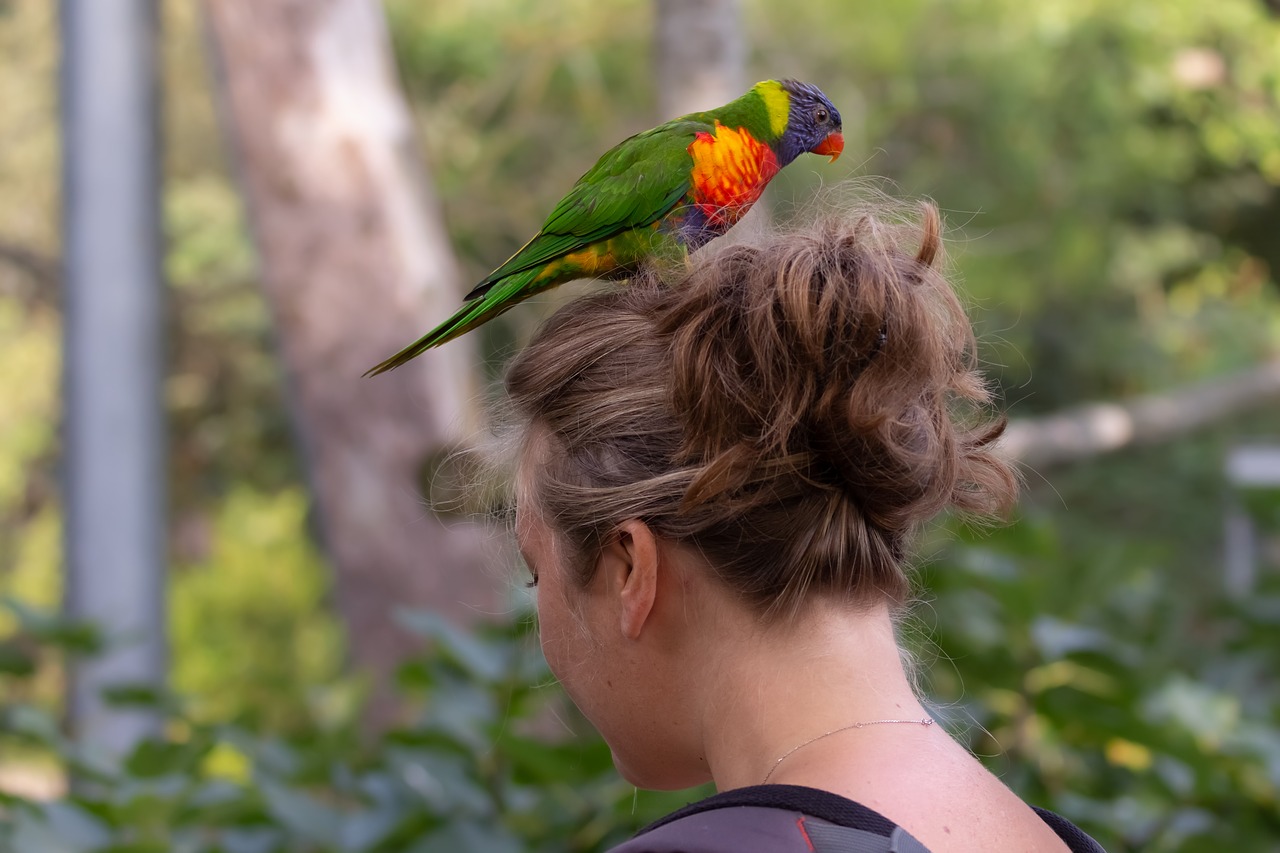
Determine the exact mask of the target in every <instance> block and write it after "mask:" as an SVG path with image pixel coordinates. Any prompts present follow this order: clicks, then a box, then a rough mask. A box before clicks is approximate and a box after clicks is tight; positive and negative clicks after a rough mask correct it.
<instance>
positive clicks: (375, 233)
mask: <svg viewBox="0 0 1280 853" xmlns="http://www.w3.org/2000/svg"><path fill="white" fill-rule="evenodd" d="M203 6H204V10H205V14H206V18H207V21H208V25H209V28H210V31H211V34H212V37H213V38H212V40H213V44H214V48H215V56H216V59H217V62H216V66H217V71H218V74H217V76H218V78H219V79H218V80H217V81H216V88H217V90H218V92H219V100H220V106H221V108H222V110H223V115H224V119H225V123H226V124H227V126H228V137H229V139H230V140H231V141H232V143H233V145H232V147H233V148H234V150H235V153H236V155H237V163H236V167H237V169H238V171H239V176H240V179H241V182H242V185H243V190H244V193H245V196H246V198H247V203H248V208H249V213H250V220H251V222H252V223H253V228H254V232H255V239H256V243H257V246H258V251H259V254H260V258H261V265H262V278H263V283H264V286H265V288H266V292H267V297H268V299H269V302H270V304H271V307H272V310H273V312H274V316H275V322H276V328H277V330H278V334H279V339H280V348H281V352H282V355H283V359H284V366H285V371H286V375H287V382H288V386H289V392H290V400H291V407H292V413H293V416H294V421H295V425H296V427H297V431H298V434H299V436H300V438H301V444H302V452H303V455H304V458H305V463H306V467H307V470H308V476H309V478H310V481H311V487H312V494H313V498H314V501H315V508H316V510H317V515H318V521H319V528H320V536H321V540H322V544H323V545H324V547H325V550H326V552H327V554H328V555H329V558H330V559H331V560H332V564H333V567H334V570H335V576H336V591H337V605H338V608H339V610H340V612H341V614H342V616H343V617H344V620H345V622H346V625H347V629H348V632H349V642H350V646H351V649H352V653H353V656H354V659H355V663H356V664H357V665H358V666H360V667H362V668H364V669H366V670H369V671H372V672H373V673H374V675H375V676H376V678H377V688H376V690H377V693H376V697H377V699H376V700H375V711H374V714H373V715H374V717H376V719H375V721H374V725H378V724H381V723H385V722H387V721H388V714H389V713H390V711H391V705H390V701H389V699H390V692H389V689H388V688H389V684H390V682H389V676H390V674H391V673H392V672H393V671H394V666H395V665H396V664H397V663H398V662H400V661H401V660H403V659H404V658H405V656H406V655H407V654H409V653H410V652H412V650H413V648H414V646H415V643H414V640H413V638H412V637H411V636H409V635H407V634H405V633H403V632H402V630H401V629H400V628H399V627H397V624H396V621H395V620H394V619H393V612H394V610H395V609H396V608H397V607H400V606H410V607H420V608H430V609H432V610H435V611H438V612H442V613H444V614H445V615H446V616H451V617H453V618H454V619H455V620H459V619H462V620H465V619H466V618H468V617H469V616H471V615H473V614H474V613H476V612H478V611H483V612H492V609H491V608H492V606H493V605H494V603H495V601H496V599H497V597H498V593H499V591H500V589H501V586H500V584H499V583H498V582H497V581H496V579H495V578H493V577H492V576H490V575H489V574H486V573H485V572H484V571H483V570H482V569H481V567H480V566H479V565H478V562H479V559H480V550H481V549H480V547H479V546H480V543H479V542H478V541H477V534H476V532H475V531H474V530H473V529H471V528H470V527H468V526H465V525H461V526H458V525H455V526H450V527H446V526H445V525H444V524H442V523H441V521H440V520H439V519H438V518H437V517H436V516H435V515H433V514H432V513H431V512H430V511H429V510H428V509H427V508H426V507H425V506H424V505H423V501H422V497H421V485H420V484H421V482H422V474H423V471H424V466H426V465H429V464H430V463H431V462H433V461H434V460H437V459H439V457H440V455H441V454H443V453H445V452H447V451H448V449H449V447H450V446H451V444H452V443H453V440H454V439H455V438H457V437H458V435H459V432H458V431H459V430H460V429H464V428H466V427H468V426H470V425H471V420H472V419H471V418H469V417H468V404H469V401H470V399H471V398H472V387H471V382H470V373H469V371H470V369H471V359H470V358H468V356H470V354H471V353H470V350H469V347H468V342H467V341H465V340H464V341H461V342H455V343H452V344H450V345H449V346H447V347H445V348H444V349H442V350H435V351H432V352H429V353H427V354H426V355H424V356H422V357H421V358H419V359H418V360H417V361H415V362H414V363H413V364H411V365H408V366H406V367H403V368H401V369H400V370H397V371H394V372H393V373H390V374H387V375H384V376H380V377H377V378H376V379H362V378H361V374H362V373H363V372H364V371H365V370H366V369H368V368H369V367H371V366H372V365H374V364H375V363H377V362H378V361H380V360H381V359H383V358H384V357H386V356H387V355H389V354H390V353H391V352H393V351H394V350H395V349H397V348H399V347H400V346H402V345H404V344H406V343H408V342H409V341H411V340H413V339H415V338H416V337H417V336H418V335H420V334H421V333H422V332H424V331H425V330H426V329H427V328H429V327H430V326H431V325H432V324H433V323H434V322H435V321H437V320H439V319H441V318H443V317H444V316H446V315H447V314H448V313H449V311H450V310H451V309H452V308H454V307H455V306H456V304H457V303H458V302H459V300H460V295H461V294H460V291H459V288H458V284H459V280H458V279H459V276H458V271H457V268H456V265H455V260H454V257H453V255H452V251H451V248H450V246H449V243H448V238H447V235H446V233H445V230H444V226H443V222H442V218H441V214H440V212H439V210H438V208H437V206H436V204H435V201H434V198H433V196H432V190H431V189H430V186H429V183H428V179H427V176H426V174H425V173H424V170H423V168H422V166H421V163H420V162H419V159H418V158H419V153H418V150H419V149H418V147H417V145H416V140H415V135H414V131H413V124H412V119H411V116H410V112H409V109H408V106H407V104H406V103H405V100H404V97H403V94H402V92H401V91H400V88H399V85H398V81H397V78H396V75H395V71H394V66H393V61H392V58H391V55H390V44H389V39H388V33H387V30H386V23H385V20H384V18H383V13H382V9H381V6H380V5H379V3H378V2H377V0H204V2H203ZM262 570H263V571H264V572H269V571H271V567H270V566H263V567H262ZM262 653H263V654H269V653H270V651H269V650H265V649H264V650H262Z"/></svg>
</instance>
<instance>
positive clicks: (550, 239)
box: [466, 119, 712, 300]
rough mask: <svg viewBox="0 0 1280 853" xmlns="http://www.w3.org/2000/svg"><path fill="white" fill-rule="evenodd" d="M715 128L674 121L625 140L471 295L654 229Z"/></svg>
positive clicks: (682, 190) (685, 186)
mask: <svg viewBox="0 0 1280 853" xmlns="http://www.w3.org/2000/svg"><path fill="white" fill-rule="evenodd" d="M711 129H712V126H711V125H707V124H703V123H701V122H694V121H688V120H683V119H680V120H676V121H672V122H667V123H666V124H661V125H658V126H657V127H655V128H653V129H651V130H646V131H644V132H643V133H638V134H636V135H635V136H632V137H629V138H627V139H624V140H623V141H622V142H620V143H618V144H617V145H615V146H614V147H613V148H611V149H609V150H608V151H606V152H605V153H604V155H603V156H601V158H600V159H599V160H598V161H597V162H596V164H595V165H594V166H592V167H591V169H590V171H588V172H587V173H586V174H585V175H583V176H582V177H581V178H579V179H578V182H577V183H576V184H574V185H573V189H571V190H569V192H568V194H567V195H565V197H564V198H562V199H560V202H559V204H557V205H556V206H555V209H554V210H552V211H551V215H550V216H548V217H547V221H546V222H545V223H543V225H542V229H541V230H540V231H538V233H537V234H536V235H535V236H534V238H533V239H532V240H530V241H529V242H528V243H526V244H525V245H524V247H523V248H521V249H520V251H518V252H516V253H515V254H514V255H512V256H511V258H510V259H509V260H508V261H507V262H506V263H504V264H503V265H502V266H500V267H498V268H497V269H496V270H494V271H493V272H491V273H489V275H487V276H485V278H484V280H483V281H481V282H480V283H479V284H478V285H476V287H475V288H474V289H473V290H472V291H471V292H470V293H468V294H467V296H466V298H467V299H468V300H470V299H475V298H476V297H479V296H483V295H484V294H485V293H486V292H488V290H489V288H490V287H492V286H493V285H494V284H495V283H496V282H498V281H501V280H502V279H504V278H507V277H508V276H512V275H516V274H517V273H521V272H526V271H528V270H532V269H536V268H538V267H541V266H543V265H544V264H547V263H549V262H551V261H554V260H555V259H556V258H561V257H564V256H565V255H568V254H571V253H573V252H577V251H580V250H582V249H585V248H587V247H588V246H590V245H591V244H592V243H596V242H598V241H601V240H607V239H608V238H610V237H613V236H615V235H617V234H620V233H622V232H624V231H628V230H630V229H632V228H643V227H645V226H647V225H652V224H653V223H654V222H657V221H658V220H659V219H661V218H662V217H664V216H666V215H667V214H668V213H670V212H671V210H672V209H673V208H675V206H676V205H677V204H679V202H680V199H682V198H684V196H685V195H687V194H688V192H689V186H690V173H691V171H692V163H691V161H690V157H689V152H688V148H689V144H690V143H691V142H693V140H694V137H695V136H696V135H697V133H698V132H699V131H710V130H711Z"/></svg>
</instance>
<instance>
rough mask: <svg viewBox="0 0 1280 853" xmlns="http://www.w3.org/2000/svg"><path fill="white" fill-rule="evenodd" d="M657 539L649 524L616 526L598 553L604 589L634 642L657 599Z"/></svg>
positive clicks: (636, 523)
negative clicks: (612, 600)
mask: <svg viewBox="0 0 1280 853" xmlns="http://www.w3.org/2000/svg"><path fill="white" fill-rule="evenodd" d="M658 562H659V556H658V539H657V537H656V536H654V534H653V531H652V530H650V529H649V525H647V524H645V523H644V522H643V521H640V520H638V519H632V520H630V521H624V522H622V524H620V525H618V535H617V538H616V539H615V540H614V541H613V542H612V543H611V544H609V545H608V546H607V547H606V548H605V549H604V551H602V552H601V554H600V566H599V567H598V570H599V571H600V572H601V573H603V574H604V579H605V582H606V589H607V590H608V591H609V594H610V595H611V596H612V597H613V598H614V599H615V601H616V602H617V609H618V618H619V628H620V629H621V631H622V635H623V636H624V637H626V638H627V639H628V640H637V639H639V638H640V634H641V632H642V631H643V630H644V628H645V625H646V624H648V622H649V616H650V615H651V614H652V612H653V603H654V601H655V600H656V599H657V597H658Z"/></svg>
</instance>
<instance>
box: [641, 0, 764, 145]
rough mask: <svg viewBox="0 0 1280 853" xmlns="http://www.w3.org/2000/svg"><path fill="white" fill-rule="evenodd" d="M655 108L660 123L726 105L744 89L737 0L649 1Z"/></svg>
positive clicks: (742, 55)
mask: <svg viewBox="0 0 1280 853" xmlns="http://www.w3.org/2000/svg"><path fill="white" fill-rule="evenodd" d="M655 2H656V4H657V6H656V9H655V13H656V14H655V20H656V27H655V30H656V32H655V34H654V65H655V67H656V69H657V82H658V110H659V113H660V120H661V121H666V120H668V119H671V118H674V117H676V116H679V115H684V114H685V113H691V112H696V111H698V110H707V109H711V108H713V107H718V106H720V105H721V104H724V103H727V102H729V101H731V100H733V99H734V98H736V97H738V96H739V95H741V94H742V92H743V90H745V89H746V86H747V81H746V44H745V42H744V41H743V38H742V10H741V7H740V5H739V0H655Z"/></svg>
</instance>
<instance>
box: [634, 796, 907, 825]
mask: <svg viewBox="0 0 1280 853" xmlns="http://www.w3.org/2000/svg"><path fill="white" fill-rule="evenodd" d="M727 806H759V807H762V808H772V809H788V810H790V811H794V812H803V813H804V814H809V815H813V816H814V817H816V818H821V819H822V820H825V821H827V822H828V823H834V824H836V825H838V826H846V827H849V828H851V829H861V830H865V831H867V832H872V833H875V834H876V835H880V836H883V837H885V838H888V837H889V836H891V835H892V834H893V831H894V830H895V829H897V828H898V825H897V824H896V823H894V822H893V821H891V820H889V819H888V818H887V817H885V816H884V815H882V814H880V813H879V812H877V811H872V810H871V809H869V808H867V807H866V806H864V805H862V804H861V803H858V802H854V801H853V800H849V799H846V798H844V797H841V796H840V795H838V794H833V793H831V792H830V791H820V790H818V789H817V788H806V787H804V786H802V785H755V786H753V787H750V788H735V789H734V790H732V791H725V792H724V793H722V794H715V795H714V796H710V797H707V798H706V799H705V800H699V801H698V802H696V803H691V804H689V805H687V806H685V807H684V808H682V809H679V810H677V811H674V812H672V813H671V814H669V815H667V816H666V817H664V818H661V819H659V820H656V821H654V822H653V823H651V824H649V825H648V826H646V827H645V828H644V829H642V830H640V831H639V832H638V833H636V835H637V837H638V836H641V835H644V834H645V833H646V832H651V831H653V830H655V829H657V828H658V827H660V826H663V825H665V824H668V823H671V822H672V821H675V820H679V819H680V818H682V817H688V816H689V815H694V814H698V813H700V812H706V811H711V810H712V809H722V808H725V807H727Z"/></svg>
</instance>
